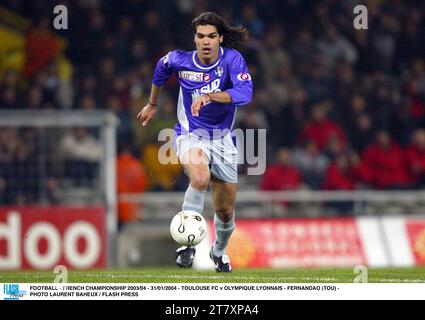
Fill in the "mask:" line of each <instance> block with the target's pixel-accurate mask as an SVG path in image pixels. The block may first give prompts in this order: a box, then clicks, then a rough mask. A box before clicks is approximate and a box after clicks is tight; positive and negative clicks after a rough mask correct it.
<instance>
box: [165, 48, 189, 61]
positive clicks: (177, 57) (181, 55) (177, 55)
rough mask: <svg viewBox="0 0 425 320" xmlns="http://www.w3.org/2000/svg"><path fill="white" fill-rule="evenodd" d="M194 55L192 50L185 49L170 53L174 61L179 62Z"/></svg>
mask: <svg viewBox="0 0 425 320" xmlns="http://www.w3.org/2000/svg"><path fill="white" fill-rule="evenodd" d="M191 55H192V52H191V51H184V50H173V51H170V52H169V53H168V56H169V57H170V59H172V60H173V62H176V63H178V62H179V61H181V60H185V59H187V58H190V57H191Z"/></svg>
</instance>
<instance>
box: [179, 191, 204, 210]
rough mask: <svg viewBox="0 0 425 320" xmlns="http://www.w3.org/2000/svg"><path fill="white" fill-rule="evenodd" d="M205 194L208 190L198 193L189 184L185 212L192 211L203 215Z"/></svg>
mask: <svg viewBox="0 0 425 320" xmlns="http://www.w3.org/2000/svg"><path fill="white" fill-rule="evenodd" d="M205 192H206V190H204V191H198V190H196V189H195V188H192V187H191V186H190V184H189V187H188V188H187V190H186V193H185V195H184V201H183V206H182V209H183V211H184V210H192V211H196V212H198V213H199V214H202V210H203V209H204V199H205Z"/></svg>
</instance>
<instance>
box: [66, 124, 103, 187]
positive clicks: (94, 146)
mask: <svg viewBox="0 0 425 320" xmlns="http://www.w3.org/2000/svg"><path fill="white" fill-rule="evenodd" d="M59 154H60V157H61V158H62V159H63V160H64V161H65V163H64V165H65V172H64V174H65V177H67V178H69V179H71V180H73V181H74V182H75V183H77V184H83V185H84V184H91V183H92V182H93V178H95V176H96V174H97V170H98V168H99V162H100V158H101V156H102V151H101V146H100V144H99V142H98V140H97V139H96V138H94V137H93V136H91V135H89V134H88V133H87V130H86V129H85V128H83V127H79V128H74V129H73V130H72V131H71V132H69V133H68V134H66V135H65V136H64V137H63V138H62V140H61V141H60V143H59ZM85 179H88V180H89V181H84V180H85Z"/></svg>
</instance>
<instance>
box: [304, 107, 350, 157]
mask: <svg viewBox="0 0 425 320" xmlns="http://www.w3.org/2000/svg"><path fill="white" fill-rule="evenodd" d="M333 138H335V139H336V140H337V141H338V143H339V144H340V146H341V148H342V149H344V148H345V147H346V138H345V133H344V131H343V130H342V128H341V127H340V126H339V125H338V124H336V123H335V122H333V121H331V120H329V119H328V111H327V110H326V106H325V105H324V104H317V105H316V106H315V107H314V108H313V111H312V119H311V121H310V122H308V123H307V124H306V125H305V126H304V128H303V129H302V131H301V134H300V141H301V142H303V141H306V140H313V141H314V142H315V143H316V144H317V147H318V148H319V151H323V150H325V149H326V148H327V147H328V146H329V144H330V142H331V140H332V139H333Z"/></svg>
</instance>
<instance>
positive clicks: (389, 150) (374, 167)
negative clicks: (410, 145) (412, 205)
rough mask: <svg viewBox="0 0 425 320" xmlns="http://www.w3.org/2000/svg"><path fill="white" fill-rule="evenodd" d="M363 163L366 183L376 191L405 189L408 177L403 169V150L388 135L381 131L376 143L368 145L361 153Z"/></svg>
mask: <svg viewBox="0 0 425 320" xmlns="http://www.w3.org/2000/svg"><path fill="white" fill-rule="evenodd" d="M363 161H364V163H365V165H366V166H367V168H368V170H369V172H370V176H369V177H368V179H370V180H369V181H366V182H368V183H370V184H371V185H372V187H374V188H377V189H399V188H400V189H403V188H406V187H407V184H408V176H407V172H406V168H405V159H404V155H403V150H402V149H401V147H400V146H399V145H398V144H397V143H396V142H394V141H392V140H391V137H390V134H389V133H388V132H387V131H385V130H381V131H379V132H378V133H377V135H376V141H375V142H374V143H372V144H370V145H369V146H368V147H367V148H366V149H365V151H364V153H363Z"/></svg>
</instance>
